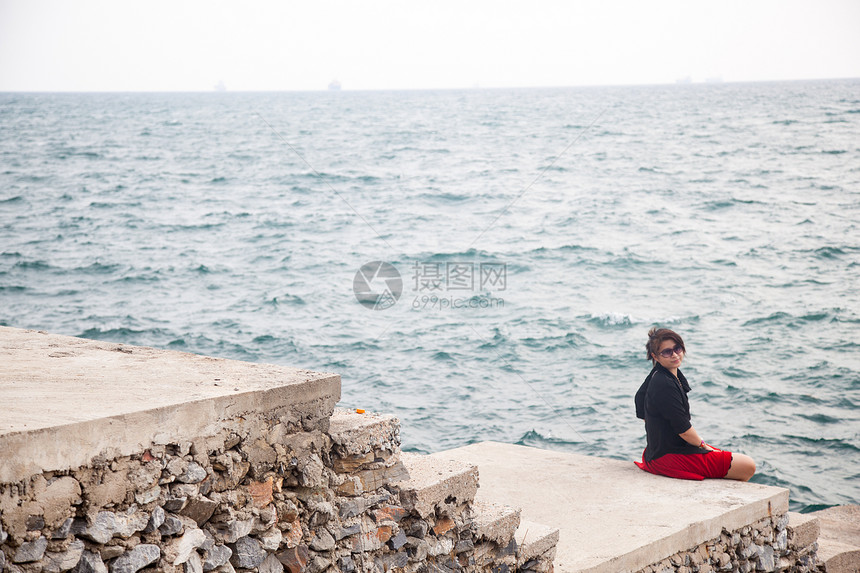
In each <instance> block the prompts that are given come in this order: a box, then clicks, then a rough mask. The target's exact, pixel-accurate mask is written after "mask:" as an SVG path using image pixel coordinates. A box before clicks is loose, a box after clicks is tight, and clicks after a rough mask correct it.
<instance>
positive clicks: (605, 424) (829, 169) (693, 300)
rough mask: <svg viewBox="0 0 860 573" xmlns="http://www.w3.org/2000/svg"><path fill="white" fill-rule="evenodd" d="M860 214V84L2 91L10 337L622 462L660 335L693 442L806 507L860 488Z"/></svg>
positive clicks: (0, 149)
mask: <svg viewBox="0 0 860 573" xmlns="http://www.w3.org/2000/svg"><path fill="white" fill-rule="evenodd" d="M858 224H860V81H856V80H845V81H815V82H790V83H761V84H712V85H677V86H650V87H605V88H568V89H516V90H514V89H510V90H464V91H426V92H419V91H415V92H348V91H342V92H336V93H332V92H319V93H229V92H228V93H195V94H178V93H177V94H134V93H128V94H0V324H4V325H8V326H15V327H22V328H35V329H44V330H48V331H51V332H56V333H62V334H68V335H74V336H83V337H87V338H94V339H101V340H109V341H115V342H124V343H129V344H142V345H149V346H154V347H159V348H168V349H175V350H182V351H187V352H195V353H202V354H208V355H214V356H222V357H228V358H235V359H240V360H250V361H257V362H271V363H277V364H284V365H290V366H296V367H302V368H308V369H313V370H322V371H331V372H336V373H339V374H340V375H341V376H342V380H343V392H342V394H343V395H342V402H341V404H342V405H343V406H346V407H355V408H363V409H367V410H372V411H382V412H388V413H393V414H395V415H397V416H398V417H399V418H400V420H401V422H402V439H403V446H404V449H405V450H411V451H419V452H432V451H438V450H442V449H446V448H453V447H457V446H462V445H465V444H469V443H473V442H477V441H481V440H498V441H502V442H511V443H518V444H525V445H529V446H535V447H540V448H549V449H557V450H563V451H572V452H580V453H586V454H592V455H598V456H608V457H613V458H618V459H624V460H630V461H631V464H632V460H634V459H638V458H639V457H640V456H641V453H642V449H643V448H644V445H645V441H644V427H643V424H642V422H641V421H640V420H637V419H636V418H635V415H634V407H633V394H634V393H635V391H636V389H637V388H638V387H639V385H640V384H641V382H642V380H643V379H644V377H645V376H646V374H647V373H648V371H649V368H650V364H649V362H648V361H647V360H645V350H644V343H645V341H646V333H647V331H648V329H649V328H650V327H651V326H652V325H661V326H666V327H669V328H672V329H675V330H677V331H678V332H679V333H680V334H681V335H682V336H683V337H684V339H685V341H686V344H687V348H688V355H687V357H686V361H685V364H684V366H683V368H682V369H683V371H684V372H685V374H686V376H687V377H688V379H689V380H690V382H691V385H692V387H693V390H692V392H691V394H690V401H691V405H692V413H693V423H694V425H695V427H696V428H697V430H698V431H699V433H700V434H701V435H702V436H703V437H704V438H705V439H706V440H707V441H708V442H709V443H711V444H714V445H717V446H720V447H723V448H727V449H732V450H735V451H740V452H744V453H746V454H749V455H751V456H752V457H754V458H755V459H756V461H757V464H758V473H757V474H756V476H755V477H754V481H756V482H759V483H766V484H774V485H779V486H785V487H788V488H790V489H791V500H792V501H791V503H792V507H793V508H794V509H800V510H804V509H805V510H809V509H812V508H814V507H818V506H821V505H833V504H841V503H860V413H858V407H860V353H858V351H860V344H859V343H860V289H858V278H860V229H858ZM379 271H381V272H379ZM357 295H358V296H357Z"/></svg>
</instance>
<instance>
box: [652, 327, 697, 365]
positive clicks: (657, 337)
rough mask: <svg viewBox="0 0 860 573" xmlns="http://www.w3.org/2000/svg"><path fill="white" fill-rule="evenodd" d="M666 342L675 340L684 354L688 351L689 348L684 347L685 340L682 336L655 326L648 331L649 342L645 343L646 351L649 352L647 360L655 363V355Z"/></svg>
mask: <svg viewBox="0 0 860 573" xmlns="http://www.w3.org/2000/svg"><path fill="white" fill-rule="evenodd" d="M666 340H674V341H675V343H676V344H678V345H679V346H680V347H681V348H683V349H684V352H686V351H687V348H686V347H685V346H684V339H683V338H681V335H680V334H678V333H677V332H675V331H674V330H669V329H668V328H657V327H656V326H655V327H653V328H652V329H651V330H649V331H648V342H647V343H645V351H646V352H647V354H646V355H645V358H647V359H648V360H650V361H651V362H654V355H655V354H657V352H659V351H660V345H661V344H663V342H664V341H666Z"/></svg>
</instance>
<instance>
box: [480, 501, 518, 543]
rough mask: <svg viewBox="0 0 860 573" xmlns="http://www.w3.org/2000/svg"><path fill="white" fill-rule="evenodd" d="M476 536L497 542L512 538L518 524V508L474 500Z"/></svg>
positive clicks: (504, 541) (505, 541)
mask: <svg viewBox="0 0 860 573" xmlns="http://www.w3.org/2000/svg"><path fill="white" fill-rule="evenodd" d="M472 508H473V509H474V511H475V526H476V527H477V530H476V537H478V538H479V539H486V540H488V541H492V542H494V543H497V544H502V543H507V542H508V541H509V540H510V539H513V538H514V534H515V533H516V531H517V528H518V527H519V526H520V510H519V509H517V508H514V507H510V506H507V505H503V504H501V503H493V502H490V501H475V503H474V504H473V505H472Z"/></svg>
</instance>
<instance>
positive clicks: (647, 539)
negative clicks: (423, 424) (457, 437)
mask: <svg viewBox="0 0 860 573" xmlns="http://www.w3.org/2000/svg"><path fill="white" fill-rule="evenodd" d="M432 457H436V458H441V459H451V460H458V461H462V462H467V463H471V464H475V465H477V466H478V473H479V479H480V489H479V490H478V493H477V496H476V499H478V500H490V501H496V502H500V503H505V504H508V505H512V506H515V507H520V508H522V519H523V521H530V522H534V523H537V524H541V525H544V526H549V527H554V528H558V529H559V542H558V546H557V553H556V558H555V567H556V571H558V572H560V573H561V572H564V573H567V572H575V571H588V572H591V573H598V572H606V573H618V572H619V571H636V570H638V569H641V568H642V567H645V566H647V565H649V564H651V563H656V562H658V561H660V560H661V559H664V558H666V557H669V556H671V555H673V554H674V553H677V552H678V551H681V550H686V549H690V548H693V547H695V546H696V545H698V544H700V543H703V542H705V541H708V540H710V539H713V538H716V537H718V536H719V534H720V531H721V530H722V528H726V529H729V530H732V529H737V528H740V527H742V526H744V525H747V524H751V523H753V522H755V521H757V520H759V519H762V518H765V517H767V516H768V515H770V514H782V513H785V512H786V511H788V490H787V489H783V488H778V487H771V486H764V485H758V484H750V483H741V482H736V481H731V480H706V481H704V482H695V481H686V480H676V479H670V478H666V477H661V476H655V475H651V474H649V473H646V472H643V471H642V470H640V469H639V468H637V467H636V466H635V465H633V462H632V461H629V462H627V461H620V460H612V459H606V458H597V457H592V456H585V455H580V454H571V453H562V452H553V451H547V450H540V449H536V448H529V447H525V446H517V445H511V444H501V443H496V442H482V443H479V444H473V445H470V446H465V447H462V448H457V449H454V450H447V451H444V452H438V453H435V454H433V455H432Z"/></svg>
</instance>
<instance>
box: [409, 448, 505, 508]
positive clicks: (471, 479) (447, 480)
mask: <svg viewBox="0 0 860 573" xmlns="http://www.w3.org/2000/svg"><path fill="white" fill-rule="evenodd" d="M400 459H401V461H402V462H403V465H405V466H406V469H407V470H408V472H409V479H408V480H404V481H401V482H399V483H396V484H394V485H395V486H396V487H397V488H398V489H399V490H400V500H401V503H402V504H403V507H405V508H407V509H409V510H412V511H415V512H416V513H417V514H418V515H420V516H421V517H427V516H429V515H432V513H433V511H434V509H435V507H436V506H437V504H438V502H439V500H446V501H447V502H448V503H457V504H465V503H469V502H471V501H472V500H473V499H474V498H475V493H476V492H477V491H478V468H476V467H475V466H474V465H472V464H471V463H468V462H466V461H456V460H453V459H445V458H436V457H433V456H422V455H419V454H409V453H406V452H403V453H401V454H400ZM496 499H504V498H496Z"/></svg>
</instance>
